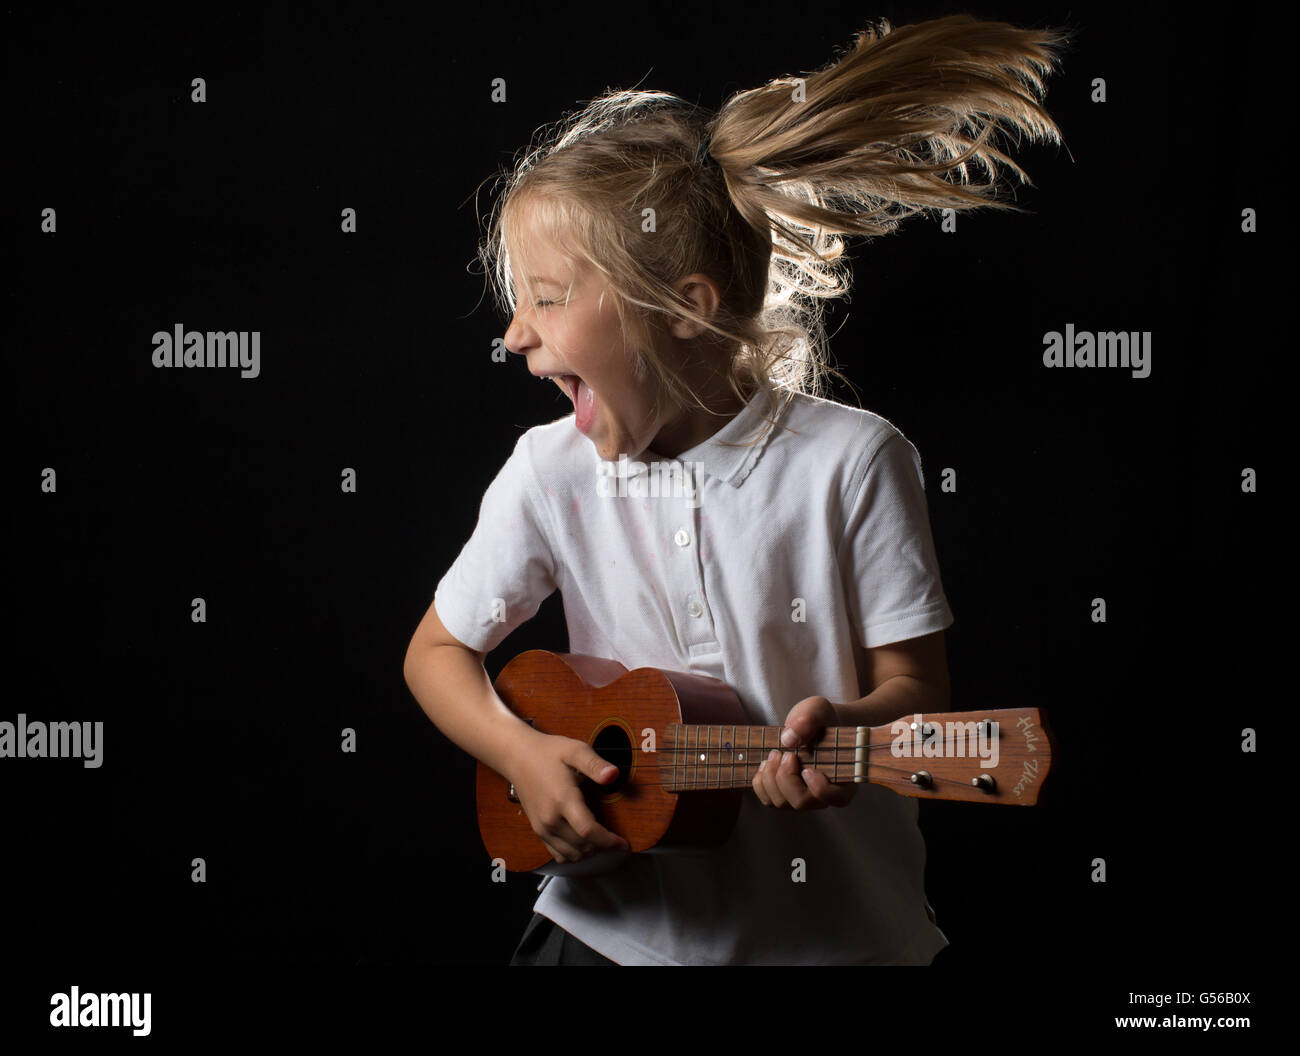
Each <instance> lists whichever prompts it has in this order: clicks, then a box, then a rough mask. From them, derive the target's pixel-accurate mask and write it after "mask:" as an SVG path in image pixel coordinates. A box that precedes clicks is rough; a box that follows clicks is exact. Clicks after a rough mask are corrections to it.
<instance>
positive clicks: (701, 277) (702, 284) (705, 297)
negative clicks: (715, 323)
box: [668, 272, 722, 341]
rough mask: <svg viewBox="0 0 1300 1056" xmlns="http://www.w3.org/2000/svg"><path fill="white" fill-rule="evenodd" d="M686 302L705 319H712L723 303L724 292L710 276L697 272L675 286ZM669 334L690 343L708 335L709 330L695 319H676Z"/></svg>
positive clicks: (670, 327)
mask: <svg viewBox="0 0 1300 1056" xmlns="http://www.w3.org/2000/svg"><path fill="white" fill-rule="evenodd" d="M673 289H674V290H676V291H677V293H678V295H680V296H681V297H682V298H683V299H684V300H686V301H689V302H690V303H691V305H692V307H694V309H695V311H696V312H697V313H698V314H700V315H702V316H704V317H705V318H712V317H713V315H714V314H715V313H716V312H717V310H718V306H719V305H720V304H721V303H722V292H721V290H720V289H719V288H718V284H717V283H716V282H714V281H713V280H712V279H711V278H709V276H707V275H705V274H703V273H700V272H696V273H694V274H691V275H687V276H686V277H685V278H684V279H679V280H678V281H677V282H675V283H674V284H673ZM668 330H669V333H671V334H672V335H673V337H675V338H677V339H678V340H681V341H689V340H691V339H692V338H695V337H699V336H700V335H701V334H705V333H708V330H707V329H706V328H705V327H703V326H701V325H700V324H699V323H697V322H695V320H693V319H674V320H673V321H672V323H671V324H670V325H669V328H668Z"/></svg>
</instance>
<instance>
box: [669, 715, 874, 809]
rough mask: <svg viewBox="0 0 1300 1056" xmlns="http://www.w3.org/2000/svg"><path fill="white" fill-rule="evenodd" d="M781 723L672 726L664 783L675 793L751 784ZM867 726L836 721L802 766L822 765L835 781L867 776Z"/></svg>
mask: <svg viewBox="0 0 1300 1056" xmlns="http://www.w3.org/2000/svg"><path fill="white" fill-rule="evenodd" d="M781 730H782V727H780V726H683V725H673V726H670V727H669V728H668V730H667V731H666V732H667V734H668V736H667V738H666V743H665V744H664V745H663V746H662V747H661V748H660V750H659V760H658V765H659V782H660V784H661V785H662V786H663V787H664V788H665V789H666V790H667V791H669V792H689V791H692V790H695V789H705V788H746V787H748V786H749V785H750V783H751V782H752V781H753V780H754V775H755V774H756V773H758V768H759V766H761V765H762V763H763V761H764V760H765V759H767V757H768V754H769V753H770V752H771V751H772V750H773V749H776V750H777V751H779V752H787V751H791V750H792V749H788V748H784V747H783V746H782V744H781ZM868 734H869V730H868V729H867V727H865V726H861V727H859V726H832V727H831V728H830V729H828V730H827V731H826V732H825V734H824V735H823V736H822V739H821V740H820V741H818V742H817V744H815V745H809V746H804V747H801V748H799V749H798V756H799V765H800V766H801V767H804V766H811V767H812V768H813V769H814V770H820V771H821V772H822V773H824V774H825V775H826V776H827V778H828V779H829V780H830V781H832V782H833V783H835V784H840V783H844V782H851V781H853V780H855V778H856V780H859V781H861V780H864V779H865V770H866V768H865V763H864V759H865V748H866V745H867V736H868Z"/></svg>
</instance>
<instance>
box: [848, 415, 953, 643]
mask: <svg viewBox="0 0 1300 1056" xmlns="http://www.w3.org/2000/svg"><path fill="white" fill-rule="evenodd" d="M860 472H861V474H862V475H861V479H860V480H859V481H858V482H857V484H856V485H855V486H854V487H852V488H851V499H850V502H849V505H848V519H847V523H846V525H845V531H844V538H843V541H842V542H841V544H840V550H839V558H840V569H841V571H842V574H843V576H844V579H845V583H844V587H845V590H846V592H847V595H848V601H849V608H850V611H851V613H852V615H853V619H854V621H855V625H856V628H857V632H858V634H859V636H860V638H861V641H862V645H863V646H864V647H865V648H868V649H874V648H876V647H877V646H881V645H890V644H892V643H894V642H901V641H905V640H907V639H908V638H917V637H920V636H921V635H923V634H932V633H933V632H935V631H941V630H943V629H944V628H945V627H948V626H949V625H950V624H951V623H952V622H953V618H952V612H951V610H950V609H949V607H948V599H947V598H946V597H945V596H944V593H943V586H942V583H941V580H940V577H939V562H938V558H937V557H936V556H935V550H934V540H933V538H932V537H931V534H930V515H929V510H928V508H927V506H926V501H925V484H924V478H923V477H922V475H921V457H920V455H918V454H917V451H916V448H915V447H913V446H912V443H911V442H910V441H909V440H908V439H907V438H906V437H904V436H903V434H902V433H900V432H898V430H897V429H894V428H893V427H892V426H891V427H890V428H889V430H888V431H887V432H886V433H885V435H884V437H883V439H882V440H881V442H880V444H879V445H878V446H877V447H876V448H875V450H874V452H872V453H870V454H869V455H868V456H867V457H866V466H865V469H864V470H861V471H860ZM855 479H856V474H855ZM854 491H856V494H853V492H854Z"/></svg>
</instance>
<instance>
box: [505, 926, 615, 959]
mask: <svg viewBox="0 0 1300 1056" xmlns="http://www.w3.org/2000/svg"><path fill="white" fill-rule="evenodd" d="M617 963H618V962H617V961H611V960H610V959H609V958H608V957H602V956H601V955H600V954H598V953H597V952H596V951H595V950H593V949H592V948H591V947H590V946H588V945H586V944H585V943H582V942H579V941H578V940H577V939H575V938H574V937H573V936H572V935H570V934H569V933H568V932H567V931H565V930H564V929H563V928H562V927H560V926H559V925H558V924H556V923H555V921H553V920H551V919H549V918H547V917H544V916H542V915H541V914H540V913H534V914H533V919H532V920H530V921H529V922H528V927H526V928H525V929H524V935H523V938H521V939H520V940H519V945H518V946H517V947H516V948H515V955H514V956H513V957H511V958H510V964H511V965H512V966H514V965H525V966H528V965H543V964H614V965H617Z"/></svg>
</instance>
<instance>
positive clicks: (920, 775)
mask: <svg viewBox="0 0 1300 1056" xmlns="http://www.w3.org/2000/svg"><path fill="white" fill-rule="evenodd" d="M912 784H914V785H916V786H918V787H919V788H930V787H932V786H933V785H934V778H932V777H931V776H930V772H929V771H928V770H918V771H917V772H916V773H914V774H913V775H912Z"/></svg>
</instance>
